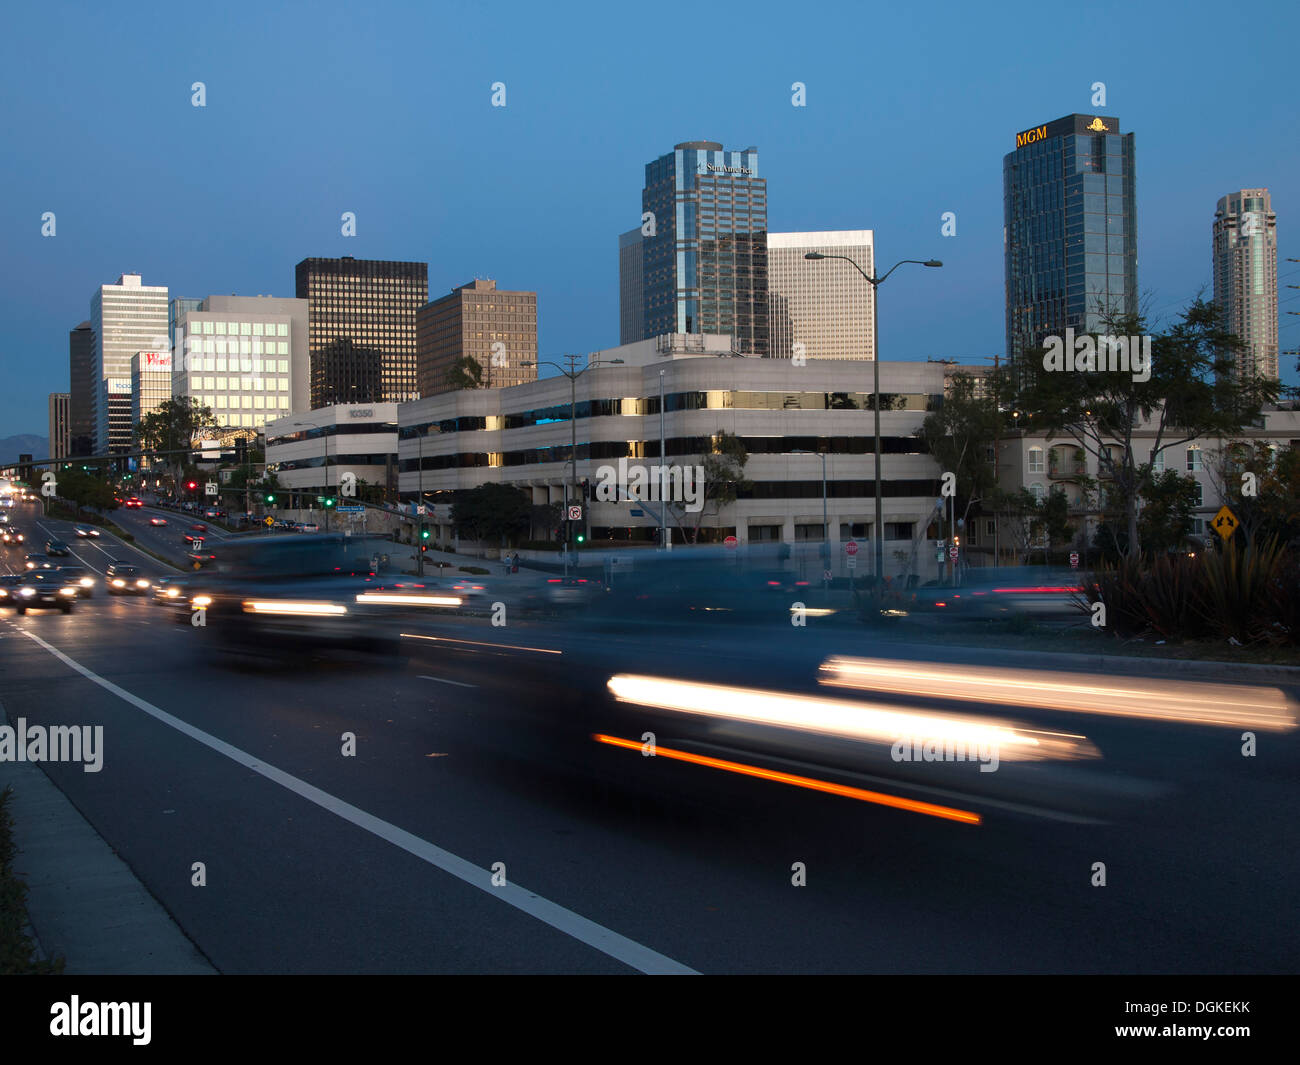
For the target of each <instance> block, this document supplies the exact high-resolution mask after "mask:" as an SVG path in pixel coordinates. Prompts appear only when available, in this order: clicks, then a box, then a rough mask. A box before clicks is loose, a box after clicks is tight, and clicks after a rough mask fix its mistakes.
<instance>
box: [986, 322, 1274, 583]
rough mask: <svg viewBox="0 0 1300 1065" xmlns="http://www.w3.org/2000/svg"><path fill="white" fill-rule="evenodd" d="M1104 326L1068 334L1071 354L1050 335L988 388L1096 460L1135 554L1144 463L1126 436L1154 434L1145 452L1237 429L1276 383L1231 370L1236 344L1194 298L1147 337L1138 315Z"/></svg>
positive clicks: (1254, 415)
mask: <svg viewBox="0 0 1300 1065" xmlns="http://www.w3.org/2000/svg"><path fill="white" fill-rule="evenodd" d="M1104 323H1105V328H1106V329H1107V332H1106V333H1104V334H1103V333H1081V334H1080V335H1079V336H1078V337H1076V338H1075V351H1074V352H1069V353H1065V352H1064V351H1063V347H1064V342H1063V341H1062V340H1061V338H1052V339H1054V340H1055V341H1056V343H1055V344H1052V343H1051V342H1049V344H1048V345H1047V346H1045V347H1044V348H1040V349H1037V350H1036V351H1029V352H1026V353H1024V355H1023V356H1022V357H1021V358H1019V359H1017V360H1016V361H1015V363H1014V364H1013V365H1012V366H1010V367H1007V368H1005V369H1004V370H1002V371H1001V373H1000V374H998V375H996V382H995V387H996V389H997V391H998V393H999V395H1000V396H1001V397H1002V400H1003V402H1004V404H1005V405H1006V406H1007V407H1008V408H1009V409H1012V410H1014V411H1016V412H1017V413H1023V414H1025V415H1027V416H1028V417H1029V418H1032V419H1033V421H1032V425H1033V426H1034V428H1035V429H1037V430H1039V431H1042V432H1044V433H1046V436H1047V439H1048V440H1049V441H1050V440H1052V439H1054V438H1056V437H1068V438H1070V439H1072V440H1074V441H1075V442H1076V443H1077V444H1078V445H1079V446H1080V447H1082V448H1083V449H1084V450H1085V451H1087V452H1088V453H1090V454H1091V455H1093V456H1094V458H1096V460H1097V462H1098V465H1099V468H1100V470H1101V472H1102V474H1103V475H1104V476H1105V477H1106V478H1107V480H1108V481H1109V483H1110V486H1111V494H1112V499H1113V501H1114V503H1115V505H1116V506H1117V508H1118V509H1119V510H1120V512H1121V515H1122V517H1121V521H1120V527H1121V528H1122V529H1123V530H1124V532H1125V543H1126V545H1127V546H1126V553H1127V554H1128V555H1130V557H1137V556H1138V554H1140V537H1139V532H1138V514H1139V510H1140V506H1141V496H1142V489H1143V488H1144V487H1146V485H1147V484H1148V483H1149V481H1150V479H1151V476H1152V468H1151V463H1150V462H1141V463H1139V462H1138V460H1137V457H1136V455H1135V453H1134V448H1133V444H1134V438H1135V436H1136V435H1137V434H1139V433H1146V432H1153V433H1154V439H1153V441H1152V445H1151V454H1152V457H1154V456H1155V455H1158V454H1161V453H1162V452H1164V451H1167V450H1171V449H1174V448H1179V447H1183V446H1185V445H1187V444H1188V443H1190V442H1192V441H1194V440H1197V439H1200V438H1202V437H1207V436H1209V437H1214V436H1235V435H1239V434H1240V433H1241V430H1242V428H1243V426H1246V425H1249V424H1253V423H1254V422H1255V421H1256V420H1257V419H1258V418H1259V415H1260V412H1261V409H1262V407H1263V405H1264V404H1265V403H1267V402H1271V401H1273V400H1275V399H1276V398H1277V396H1278V393H1279V391H1280V388H1281V386H1280V384H1279V383H1278V382H1277V381H1270V380H1268V379H1265V378H1254V379H1239V378H1238V377H1237V376H1236V375H1235V372H1234V371H1235V363H1234V359H1233V353H1234V352H1235V351H1237V350H1239V349H1240V347H1241V342H1240V341H1239V340H1238V339H1237V337H1236V336H1234V335H1233V334H1232V333H1230V332H1228V331H1227V329H1225V328H1224V326H1223V323H1222V321H1221V318H1220V313H1219V310H1218V308H1217V307H1216V306H1215V305H1214V304H1212V303H1207V302H1206V301H1205V300H1203V299H1200V298H1198V299H1197V300H1196V301H1194V302H1193V303H1192V304H1191V305H1190V306H1189V307H1188V308H1187V310H1186V311H1185V312H1184V313H1183V315H1182V317H1181V319H1179V320H1178V321H1177V322H1175V323H1174V325H1173V326H1172V327H1171V328H1170V329H1169V330H1168V331H1167V332H1165V333H1163V334H1160V335H1148V331H1147V325H1146V323H1145V321H1144V320H1143V319H1142V317H1141V316H1140V315H1135V314H1133V315H1109V316H1107V317H1106V318H1105V319H1104ZM1140 338H1147V339H1146V340H1145V341H1141V342H1140ZM1121 341H1122V342H1123V343H1124V344H1125V348H1124V356H1125V361H1126V363H1127V365H1126V366H1125V367H1124V368H1123V369H1107V368H1106V367H1107V366H1108V365H1109V363H1110V361H1111V360H1112V359H1114V360H1115V361H1116V362H1118V356H1119V353H1120V348H1119V346H1118V345H1119V342H1121ZM1139 344H1140V346H1139ZM1147 344H1149V348H1147V347H1146V345H1147ZM1148 350H1149V353H1150V359H1149V363H1148V364H1147V365H1145V366H1142V367H1140V366H1139V365H1138V363H1137V361H1136V360H1137V358H1138V355H1139V352H1143V353H1145V352H1146V351H1148ZM1089 352H1091V353H1092V362H1091V364H1089V362H1088V355H1089ZM1067 359H1068V361H1066V360H1067ZM1076 359H1078V360H1083V365H1082V368H1076V369H1075V370H1074V372H1070V368H1071V366H1072V365H1073V366H1075V367H1078V366H1079V363H1078V362H1077V361H1076ZM1143 361H1147V360H1145V359H1144V360H1143ZM1121 365H1122V364H1121Z"/></svg>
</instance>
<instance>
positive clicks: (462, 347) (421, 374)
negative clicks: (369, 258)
mask: <svg viewBox="0 0 1300 1065" xmlns="http://www.w3.org/2000/svg"><path fill="white" fill-rule="evenodd" d="M415 333H416V352H417V355H416V366H417V368H418V372H417V376H416V383H417V385H418V387H419V390H420V395H421V396H432V395H435V394H436V393H439V392H450V391H453V390H454V387H453V386H452V384H451V383H450V382H449V380H448V374H450V372H451V370H452V368H453V367H454V366H455V365H456V363H457V362H458V361H459V360H460V359H462V358H465V357H469V358H472V359H473V360H474V361H475V362H477V363H478V364H479V366H480V367H481V368H482V370H483V377H482V380H483V386H484V387H485V388H505V387H507V386H509V385H522V384H525V383H526V382H528V381H536V380H537V293H536V292H511V291H507V290H505V289H499V288H497V283H496V282H495V281H492V280H489V279H486V278H479V279H477V280H474V281H472V282H470V283H469V284H468V285H461V286H460V287H459V288H456V289H453V290H452V291H451V292H450V293H448V294H447V295H446V296H443V297H441V298H440V299H436V300H433V301H432V302H431V303H428V304H426V305H425V306H424V307H422V308H420V311H419V313H418V314H417V315H416V325H415ZM525 362H530V363H532V365H531V366H524V365H522V364H523V363H525Z"/></svg>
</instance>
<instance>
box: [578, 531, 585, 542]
mask: <svg viewBox="0 0 1300 1065" xmlns="http://www.w3.org/2000/svg"><path fill="white" fill-rule="evenodd" d="M586 539H587V537H586V535H585V534H583V533H578V543H582V542H583V541H584V540H586Z"/></svg>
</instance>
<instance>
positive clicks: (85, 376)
mask: <svg viewBox="0 0 1300 1065" xmlns="http://www.w3.org/2000/svg"><path fill="white" fill-rule="evenodd" d="M94 359H95V330H94V329H93V328H91V325H90V323H89V322H82V323H81V324H80V325H79V326H77V328H76V329H73V330H70V331H69V332H68V385H69V388H68V395H69V396H70V397H71V398H70V399H69V401H68V429H69V432H70V433H71V434H72V441H71V444H70V450H69V455H93V454H94V453H95V385H96V380H95V368H94V366H95V364H94Z"/></svg>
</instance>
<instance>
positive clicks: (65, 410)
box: [50, 392, 72, 459]
mask: <svg viewBox="0 0 1300 1065" xmlns="http://www.w3.org/2000/svg"><path fill="white" fill-rule="evenodd" d="M71 400H72V396H71V395H70V394H69V393H67V392H51V393H50V458H52V459H66V458H67V457H68V456H69V455H70V454H71V453H72V432H71V426H70V424H69V417H70V416H69V406H70V404H71Z"/></svg>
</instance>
